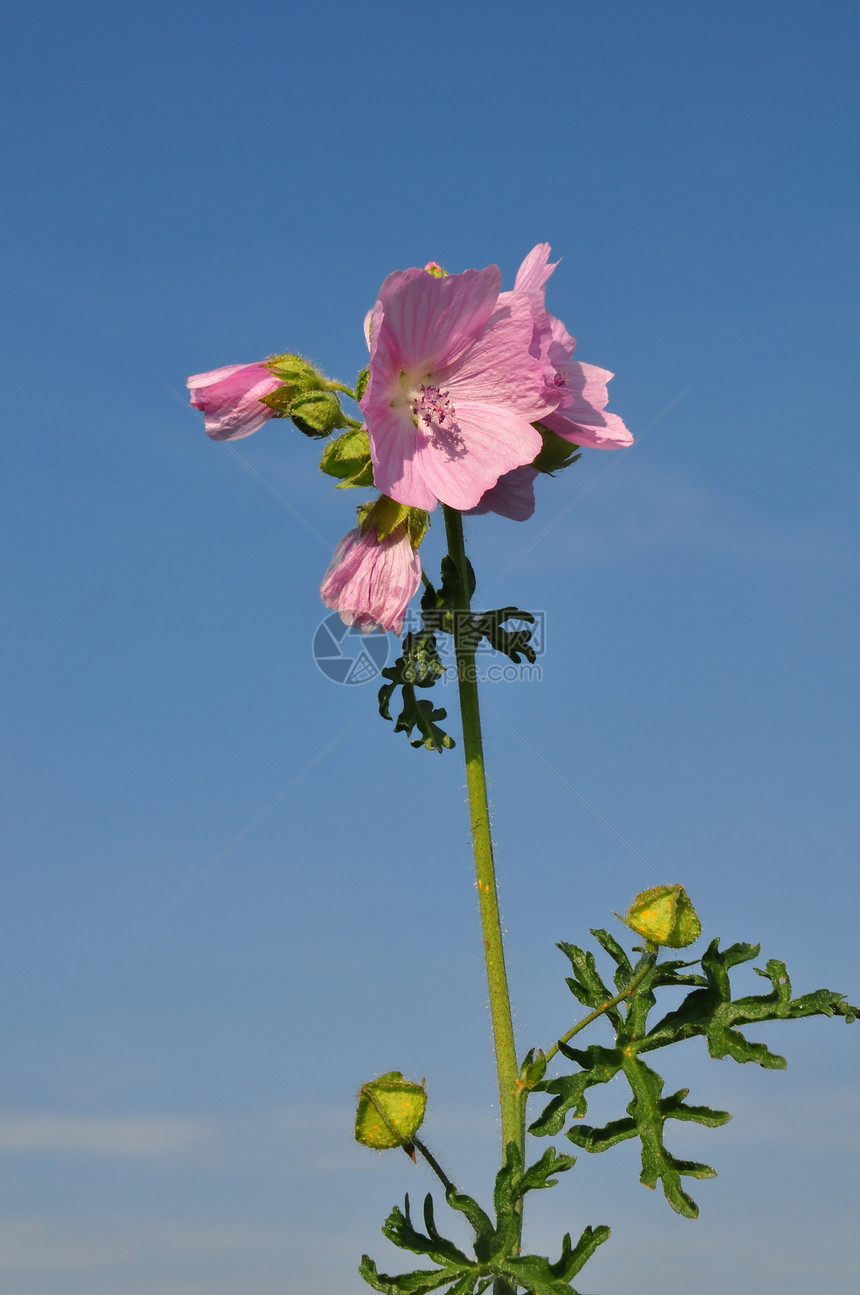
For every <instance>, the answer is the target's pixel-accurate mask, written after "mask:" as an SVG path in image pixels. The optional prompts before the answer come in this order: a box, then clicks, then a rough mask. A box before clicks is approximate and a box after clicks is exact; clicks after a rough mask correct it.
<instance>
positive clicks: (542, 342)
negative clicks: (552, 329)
mask: <svg viewBox="0 0 860 1295" xmlns="http://www.w3.org/2000/svg"><path fill="white" fill-rule="evenodd" d="M504 296H505V297H506V298H507V301H506V303H505V305H503V306H502V307H501V308H500V309H499V310H497V311H496V312H495V314H494V315H493V317H492V319H491V320H490V322H489V324H488V326H487V328H486V329H485V330H484V332H483V333H482V335H481V336H480V338H478V340H477V341H476V342H475V344H474V345H473V346H472V347H471V349H470V350H468V351H466V353H465V354H464V355H463V356H461V357H460V358H459V359H458V360H456V361H455V362H454V364H452V365H449V367H448V368H447V369H441V370H439V371H438V372H437V373H434V375H433V381H434V382H435V384H436V385H437V386H439V387H442V388H444V389H445V390H447V391H449V392H450V394H451V399H452V401H453V403H454V408H455V410H456V411H457V412H458V421H459V409H460V404H461V402H462V401H463V400H467V401H473V402H474V401H478V402H479V403H482V404H488V405H490V404H492V405H496V404H499V405H506V406H507V407H508V408H509V409H512V410H514V411H515V412H517V413H519V414H522V416H523V417H524V418H525V419H526V421H527V422H530V423H534V422H537V421H538V420H539V419H542V418H543V416H544V414H548V413H549V412H550V411H551V410H553V409H555V408H556V406H557V405H558V393H557V391H556V390H555V389H554V388H553V387H551V386H548V384H547V370H546V365H545V363H544V361H543V359H542V354H545V353H546V351H547V350H548V346H549V344H550V338H549V334H548V333H545V334H544V335H543V337H542V336H541V333H540V329H539V325H538V324H537V323H536V322H535V317H534V313H533V310H532V304H533V303H532V301H531V299H530V297H529V296H528V295H526V294H522V293H505V294H504ZM552 372H554V371H552Z"/></svg>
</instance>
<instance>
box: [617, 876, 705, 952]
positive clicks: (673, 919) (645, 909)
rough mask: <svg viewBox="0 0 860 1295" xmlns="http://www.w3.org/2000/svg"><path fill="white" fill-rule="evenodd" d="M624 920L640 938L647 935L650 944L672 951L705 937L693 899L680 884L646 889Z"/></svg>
mask: <svg viewBox="0 0 860 1295" xmlns="http://www.w3.org/2000/svg"><path fill="white" fill-rule="evenodd" d="M616 916H617V914H616ZM621 920H622V922H626V923H627V925H628V926H629V927H630V929H631V930H633V931H636V933H637V934H638V935H644V937H645V939H646V940H648V942H649V943H650V944H662V945H665V946H666V947H667V948H669V949H683V948H684V947H685V945H687V944H692V943H693V941H694V940H698V938H699V936H700V935H701V934H702V923H701V922H700V921H699V919H698V916H697V915H696V910H695V909H694V908H693V905H692V902H691V900H690V896H689V895H688V894H687V892H686V890H685V889H684V887H683V886H680V885H675V886H654V887H653V889H652V890H643V891H642V893H641V895H637V896H636V898H635V899H634V901H633V903H632V904H631V905H630V908H629V909H628V910H627V914H626V916H625V917H622V918H621Z"/></svg>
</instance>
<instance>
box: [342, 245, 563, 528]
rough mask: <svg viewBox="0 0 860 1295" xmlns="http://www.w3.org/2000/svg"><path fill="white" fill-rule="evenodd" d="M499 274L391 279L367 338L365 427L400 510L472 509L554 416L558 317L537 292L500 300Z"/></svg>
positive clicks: (536, 444) (384, 486)
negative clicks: (553, 325) (554, 323)
mask: <svg viewBox="0 0 860 1295" xmlns="http://www.w3.org/2000/svg"><path fill="white" fill-rule="evenodd" d="M500 287H501V272H500V270H499V268H498V266H496V265H490V266H487V268H486V269H484V270H466V271H464V273H463V274H450V275H447V276H446V277H444V278H436V277H434V275H432V274H429V273H427V272H425V271H424V270H420V269H417V268H414V269H411V270H398V271H396V272H395V273H394V274H390V275H389V276H388V278H387V279H386V280H385V282H384V283H383V285H382V287H381V289H380V291H379V300H378V301H377V303H376V305H375V307H374V310H373V317H372V327H371V332H370V376H369V380H368V384H367V389H366V391H365V393H364V396H363V397H362V400H361V407H362V410H363V411H364V415H365V418H366V419H367V430H368V436H369V438H370V453H371V457H372V460H373V480H374V485H375V486H376V487H377V489H378V490H381V491H382V492H383V493H384V494H386V495H389V496H390V497H391V498H392V499H396V500H397V501H398V502H399V503H402V504H409V505H412V506H413V507H416V508H424V509H431V508H434V507H435V506H436V503H437V501H441V502H442V503H444V504H449V505H450V506H451V507H452V508H458V509H461V510H467V509H469V508H474V507H475V506H476V504H478V502H479V501H480V499H481V496H482V495H484V494H485V493H486V492H487V491H488V490H490V489H491V488H492V487H493V486H494V485H495V484H496V482H497V481H498V479H499V477H501V476H504V474H505V473H507V472H510V471H512V470H513V469H514V468H518V467H521V466H523V465H524V464H527V463H530V462H531V461H532V459H533V458H534V457H535V455H537V454H538V452H539V451H540V448H541V438H540V433H539V432H537V431H536V429H535V428H534V427H533V426H532V424H533V423H535V422H538V421H539V420H544V419H546V417H547V416H548V415H549V414H550V413H552V411H553V410H554V409H555V408H556V407H557V406H558V403H559V400H560V396H559V393H558V391H557V390H556V389H555V387H554V386H553V385H552V382H551V377H552V374H554V370H550V369H548V364H547V360H546V358H545V352H547V351H548V348H549V346H550V344H551V342H552V337H551V333H550V317H549V316H548V315H547V314H546V311H544V312H543V317H540V318H539V317H537V315H536V304H535V300H533V295H534V294H532V293H528V292H513V293H507V294H505V297H504V298H503V299H500V297H499V289H500Z"/></svg>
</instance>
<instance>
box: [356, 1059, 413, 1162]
mask: <svg viewBox="0 0 860 1295" xmlns="http://www.w3.org/2000/svg"><path fill="white" fill-rule="evenodd" d="M426 1106H427V1094H426V1092H425V1091H424V1081H423V1080H422V1081H421V1083H420V1084H415V1083H413V1082H412V1081H411V1080H409V1079H404V1078H403V1076H402V1075H401V1073H400V1071H399V1070H390V1071H389V1072H388V1074H386V1075H380V1076H379V1078H378V1079H371V1080H370V1082H369V1083H367V1084H362V1086H361V1092H360V1093H359V1096H358V1110H357V1111H356V1114H355V1140H356V1142H360V1143H361V1144H362V1146H364V1147H373V1148H374V1149H375V1150H377V1151H383V1150H386V1149H387V1148H389V1147H403V1146H406V1145H407V1144H408V1143H409V1142H411V1140H412V1138H413V1137H414V1136H415V1134H416V1133H417V1132H418V1130H419V1129H420V1127H421V1122H422V1120H423V1119H424V1110H425V1107H426Z"/></svg>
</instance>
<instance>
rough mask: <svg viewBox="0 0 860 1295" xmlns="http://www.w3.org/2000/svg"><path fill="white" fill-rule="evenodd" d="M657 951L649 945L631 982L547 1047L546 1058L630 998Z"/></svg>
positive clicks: (655, 958)
mask: <svg viewBox="0 0 860 1295" xmlns="http://www.w3.org/2000/svg"><path fill="white" fill-rule="evenodd" d="M657 953H658V949H657V948H656V946H655V945H649V946H648V951H647V953H646V954H645V956H644V957H643V959H642V961H641V962H640V964H639V966H638V968H637V970H636V972H635V974H634V976H633V978H632V980H631V981H630V983H629V984H627V985H625V986H624V988H623V989H622V990H621V992H620V993H619V994H616V995H615V997H614V998H610V999H608V1000H607V1002H605V1003H601V1004H600V1006H599V1007H595V1009H594V1011H593V1012H589V1013H588V1015H587V1016H583V1018H582V1020H581V1021H577V1023H576V1025H573V1026H571V1028H570V1029H569V1030H568V1032H567V1034H563V1035H562V1036H561V1038H560V1039H558V1040H557V1042H555V1043H554V1044H553V1045H552V1047H551V1048H548V1049H547V1051H546V1052H545V1054H544V1056H545V1057H546V1060H547V1061H551V1060H552V1059H553V1057H554V1056H555V1054H556V1053H557V1052H558V1050H559V1048H560V1047H561V1045H562V1043H568V1042H570V1040H571V1039H572V1038H573V1036H574V1035H575V1034H579V1031H580V1030H584V1029H585V1027H586V1025H590V1024H591V1022H592V1021H596V1020H597V1018H598V1016H602V1015H603V1013H604V1012H608V1011H609V1009H610V1008H611V1007H617V1006H618V1004H619V1003H621V1002H623V1001H624V999H625V998H629V997H630V995H631V994H632V993H634V991H635V990H637V989H638V988H639V986H640V985H641V984H642V981H643V980H644V979H645V977H646V976H647V974H648V972H649V971H650V970H651V968H652V967H653V966H654V963H655V962H656V961H657Z"/></svg>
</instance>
